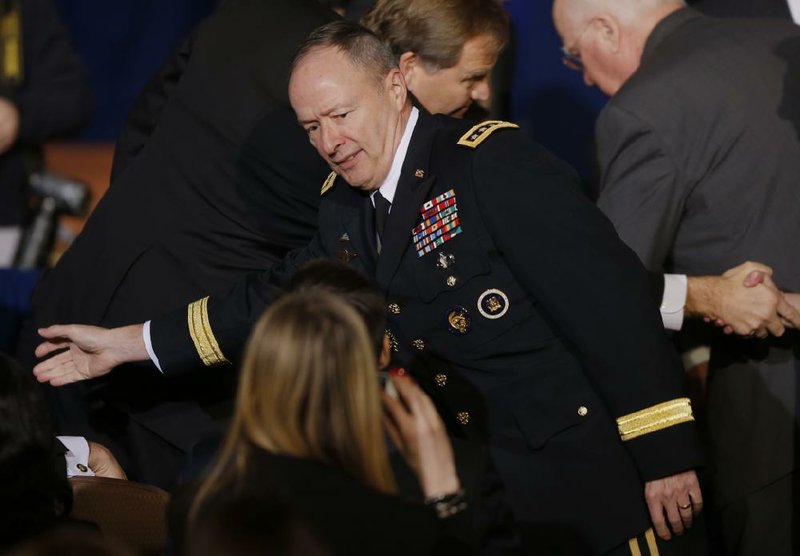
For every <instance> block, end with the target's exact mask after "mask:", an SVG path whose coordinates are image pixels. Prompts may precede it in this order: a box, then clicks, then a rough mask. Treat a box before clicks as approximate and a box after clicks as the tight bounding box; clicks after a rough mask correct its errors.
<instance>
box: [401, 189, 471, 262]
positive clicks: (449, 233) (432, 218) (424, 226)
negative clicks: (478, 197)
mask: <svg viewBox="0 0 800 556" xmlns="http://www.w3.org/2000/svg"><path fill="white" fill-rule="evenodd" d="M419 212H420V213H421V214H422V222H420V223H419V224H418V225H417V226H416V227H415V228H414V229H413V230H411V235H412V241H413V242H414V247H416V249H417V256H419V257H422V256H423V255H425V254H426V253H430V252H431V251H433V250H434V249H436V248H437V247H440V246H441V245H444V243H446V242H447V241H450V240H451V239H453V238H454V237H455V236H457V235H458V234H460V233H461V220H460V219H459V217H458V205H457V204H456V193H455V190H453V189H451V190H449V191H446V192H445V193H442V194H441V195H439V196H437V197H434V198H433V199H431V200H430V201H426V202H425V203H424V204H423V205H422V206H421V207H420V209H419Z"/></svg>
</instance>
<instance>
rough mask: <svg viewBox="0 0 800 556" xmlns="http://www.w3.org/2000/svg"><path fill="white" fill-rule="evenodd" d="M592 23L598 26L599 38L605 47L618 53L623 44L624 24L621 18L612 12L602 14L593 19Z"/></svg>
mask: <svg viewBox="0 0 800 556" xmlns="http://www.w3.org/2000/svg"><path fill="white" fill-rule="evenodd" d="M590 25H595V26H596V27H597V28H596V29H595V32H596V33H597V36H598V39H599V40H600V42H601V44H602V45H603V47H604V48H605V49H606V50H607V51H608V52H611V53H614V54H616V53H617V52H619V49H620V47H621V45H622V26H621V25H620V24H619V20H617V18H616V17H614V16H613V15H611V14H600V15H598V16H596V17H595V18H593V19H592V21H591V23H590Z"/></svg>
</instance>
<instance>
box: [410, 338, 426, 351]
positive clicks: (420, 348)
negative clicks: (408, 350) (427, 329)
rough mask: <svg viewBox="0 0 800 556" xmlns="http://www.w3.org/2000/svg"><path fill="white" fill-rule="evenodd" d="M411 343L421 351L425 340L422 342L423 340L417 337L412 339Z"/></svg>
mask: <svg viewBox="0 0 800 556" xmlns="http://www.w3.org/2000/svg"><path fill="white" fill-rule="evenodd" d="M411 345H413V346H414V347H415V348H417V349H418V350H420V351H422V350H423V349H425V342H423V341H422V340H420V339H419V338H417V339H416V340H414V341H413V342H411Z"/></svg>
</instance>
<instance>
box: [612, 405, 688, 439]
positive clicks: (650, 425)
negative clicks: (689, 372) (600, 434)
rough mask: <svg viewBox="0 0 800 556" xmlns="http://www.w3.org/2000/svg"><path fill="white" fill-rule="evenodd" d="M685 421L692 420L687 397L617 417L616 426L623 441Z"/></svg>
mask: <svg viewBox="0 0 800 556" xmlns="http://www.w3.org/2000/svg"><path fill="white" fill-rule="evenodd" d="M687 421H694V416H693V415H692V402H691V401H689V398H678V399H675V400H670V401H668V402H664V403H660V404H657V405H654V406H651V407H648V408H647V409H643V410H641V411H637V412H636V413H630V414H628V415H624V416H622V417H620V418H619V419H617V428H619V436H620V438H622V441H623V442H624V441H626V440H632V439H634V438H636V437H638V436H644V435H645V434H650V433H651V432H656V431H660V430H663V429H666V428H669V427H672V426H674V425H678V424H680V423H686V422H687Z"/></svg>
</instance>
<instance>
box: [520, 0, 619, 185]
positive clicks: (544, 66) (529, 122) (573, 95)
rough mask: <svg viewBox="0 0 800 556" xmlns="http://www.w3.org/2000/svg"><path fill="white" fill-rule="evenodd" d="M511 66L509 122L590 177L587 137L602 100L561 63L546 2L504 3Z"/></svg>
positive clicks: (591, 165)
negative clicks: (508, 17) (511, 32)
mask: <svg viewBox="0 0 800 556" xmlns="http://www.w3.org/2000/svg"><path fill="white" fill-rule="evenodd" d="M505 6H506V9H507V10H508V13H509V14H510V15H511V19H512V23H513V27H514V40H515V58H516V59H515V65H514V71H515V73H514V86H513V89H512V97H511V110H512V118H513V119H514V120H515V121H516V122H518V123H519V124H520V125H521V126H523V128H524V129H525V130H527V131H528V132H529V133H530V135H531V136H532V137H533V138H534V139H536V141H538V142H539V143H541V144H542V145H544V146H545V147H547V148H548V149H549V150H550V151H551V152H553V153H554V154H556V155H557V156H558V157H560V158H562V159H564V160H566V161H567V162H569V163H570V164H572V166H574V167H575V168H576V169H577V170H578V171H579V172H580V173H581V175H582V176H584V178H589V177H590V176H592V174H593V168H594V162H593V161H594V154H593V150H594V147H593V133H594V122H595V119H596V118H597V114H598V112H599V111H600V109H601V108H602V107H603V105H604V104H605V102H606V100H607V97H606V96H605V95H604V94H603V93H601V92H600V91H599V90H598V89H596V88H589V87H587V86H586V85H585V84H584V83H583V76H582V75H581V74H580V73H578V72H576V71H573V70H571V69H569V68H567V67H566V66H564V64H563V63H562V62H561V50H560V49H561V41H560V39H559V38H558V33H556V30H555V27H554V26H553V20H552V17H551V15H550V11H551V8H552V0H510V1H509V2H506V4H505Z"/></svg>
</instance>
